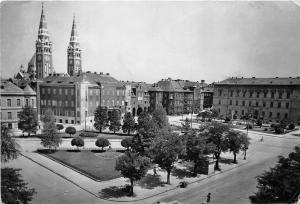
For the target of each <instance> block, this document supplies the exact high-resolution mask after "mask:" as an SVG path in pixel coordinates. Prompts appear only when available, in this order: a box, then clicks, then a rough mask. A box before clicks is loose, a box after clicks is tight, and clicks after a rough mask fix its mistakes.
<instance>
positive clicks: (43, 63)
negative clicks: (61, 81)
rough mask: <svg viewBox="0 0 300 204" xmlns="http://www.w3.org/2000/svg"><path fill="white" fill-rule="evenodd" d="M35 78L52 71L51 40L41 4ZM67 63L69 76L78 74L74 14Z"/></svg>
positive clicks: (76, 35) (78, 49) (78, 56)
mask: <svg viewBox="0 0 300 204" xmlns="http://www.w3.org/2000/svg"><path fill="white" fill-rule="evenodd" d="M35 45H36V53H35V55H36V78H37V79H42V78H45V77H47V76H49V75H50V74H53V73H54V68H53V64H52V42H51V41H50V36H49V32H48V28H47V23H46V18H45V14H44V5H43V4H42V12H41V19H40V24H39V30H38V39H37V40H36V44H35ZM67 54H68V63H67V72H68V74H69V75H70V76H73V75H77V74H80V73H81V72H82V68H81V49H80V44H79V39H78V33H77V28H76V22H75V16H74V18H73V24H72V30H71V37H70V42H69V46H68V49H67Z"/></svg>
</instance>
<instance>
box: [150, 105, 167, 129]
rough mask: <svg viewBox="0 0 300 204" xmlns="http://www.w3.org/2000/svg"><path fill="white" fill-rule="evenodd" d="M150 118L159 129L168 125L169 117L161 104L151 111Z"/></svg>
mask: <svg viewBox="0 0 300 204" xmlns="http://www.w3.org/2000/svg"><path fill="white" fill-rule="evenodd" d="M152 120H153V122H154V124H155V125H156V126H157V127H158V128H159V129H162V128H166V127H168V126H169V119H168V117H167V113H166V110H165V109H164V108H163V107H161V106H160V107H158V108H156V109H155V110H154V111H153V112H152Z"/></svg>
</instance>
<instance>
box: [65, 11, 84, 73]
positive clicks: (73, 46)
mask: <svg viewBox="0 0 300 204" xmlns="http://www.w3.org/2000/svg"><path fill="white" fill-rule="evenodd" d="M67 52H68V74H69V75H70V76H74V75H77V74H80V73H81V72H82V69H81V49H80V45H79V39H78V33H77V29H76V22H75V17H74V19H73V25H72V31H71V37H70V43H69V46H68V51H67Z"/></svg>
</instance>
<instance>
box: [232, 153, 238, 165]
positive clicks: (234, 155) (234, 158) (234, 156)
mask: <svg viewBox="0 0 300 204" xmlns="http://www.w3.org/2000/svg"><path fill="white" fill-rule="evenodd" d="M233 163H235V164H236V163H237V162H236V153H235V152H233Z"/></svg>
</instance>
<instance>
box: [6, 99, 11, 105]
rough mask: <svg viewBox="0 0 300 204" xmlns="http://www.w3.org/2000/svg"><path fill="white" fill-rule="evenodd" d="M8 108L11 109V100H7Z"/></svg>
mask: <svg viewBox="0 0 300 204" xmlns="http://www.w3.org/2000/svg"><path fill="white" fill-rule="evenodd" d="M7 106H8V107H11V99H7Z"/></svg>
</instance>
